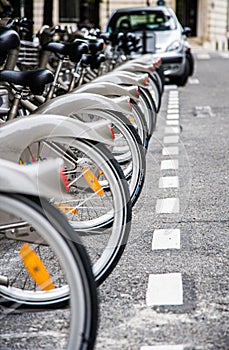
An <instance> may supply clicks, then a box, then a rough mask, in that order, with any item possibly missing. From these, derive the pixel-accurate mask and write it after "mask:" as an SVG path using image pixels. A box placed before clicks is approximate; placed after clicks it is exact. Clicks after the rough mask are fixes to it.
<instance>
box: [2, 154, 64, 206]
mask: <svg viewBox="0 0 229 350" xmlns="http://www.w3.org/2000/svg"><path fill="white" fill-rule="evenodd" d="M63 167H64V165H63V161H62V160H61V159H60V158H55V159H48V160H46V161H43V162H37V163H33V164H31V165H28V166H23V165H19V164H17V163H14V162H11V161H9V160H5V159H0V168H1V172H0V191H1V192H7V193H20V194H27V195H35V196H39V197H45V198H53V197H54V198H55V199H58V200H60V199H68V198H69V199H70V198H71V196H70V194H68V192H67V189H66V187H65V185H64V181H63V179H62V175H61V171H62V169H63Z"/></svg>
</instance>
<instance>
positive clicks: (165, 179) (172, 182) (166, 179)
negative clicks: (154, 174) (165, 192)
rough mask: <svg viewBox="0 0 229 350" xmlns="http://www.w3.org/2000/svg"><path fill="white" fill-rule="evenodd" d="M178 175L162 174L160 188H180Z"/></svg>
mask: <svg viewBox="0 0 229 350" xmlns="http://www.w3.org/2000/svg"><path fill="white" fill-rule="evenodd" d="M178 187H179V179H178V176H162V177H160V179H159V188H178Z"/></svg>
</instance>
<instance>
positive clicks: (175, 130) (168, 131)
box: [165, 126, 180, 134]
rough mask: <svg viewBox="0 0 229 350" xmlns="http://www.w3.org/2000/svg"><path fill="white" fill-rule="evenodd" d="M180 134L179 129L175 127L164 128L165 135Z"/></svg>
mask: <svg viewBox="0 0 229 350" xmlns="http://www.w3.org/2000/svg"><path fill="white" fill-rule="evenodd" d="M179 133H180V128H178V127H176V126H172V127H169V126H166V127H165V134H179Z"/></svg>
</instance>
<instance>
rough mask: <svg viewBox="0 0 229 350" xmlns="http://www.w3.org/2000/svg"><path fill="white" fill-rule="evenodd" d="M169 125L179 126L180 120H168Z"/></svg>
mask: <svg viewBox="0 0 229 350" xmlns="http://www.w3.org/2000/svg"><path fill="white" fill-rule="evenodd" d="M166 124H167V125H179V120H173V119H172V120H166Z"/></svg>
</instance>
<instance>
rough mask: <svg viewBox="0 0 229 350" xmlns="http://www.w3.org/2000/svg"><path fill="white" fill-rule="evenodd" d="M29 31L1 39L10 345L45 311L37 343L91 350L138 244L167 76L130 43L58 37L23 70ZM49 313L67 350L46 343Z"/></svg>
mask: <svg viewBox="0 0 229 350" xmlns="http://www.w3.org/2000/svg"><path fill="white" fill-rule="evenodd" d="M27 23H28V22H27V20H26V19H20V20H18V19H17V20H9V21H7V22H6V23H4V24H2V26H1V28H0V61H1V65H2V68H1V70H0V84H1V87H0V167H1V171H0V240H1V245H0V250H1V254H0V256H1V263H0V305H1V311H2V314H1V318H2V321H1V323H2V325H3V322H5V323H4V325H5V327H6V329H7V332H8V333H9V329H10V327H9V323H8V322H7V320H8V319H9V317H10V315H11V313H13V314H14V313H15V312H16V313H18V312H19V313H21V312H22V311H33V312H34V311H40V312H42V315H43V316H42V322H41V324H42V327H41V328H39V329H38V330H37V332H36V337H39V334H41V339H42V341H43V342H47V341H48V343H49V344H51V345H50V348H52V349H53V348H54V346H55V347H56V348H58V349H60V348H64V349H65V348H68V349H93V347H94V344H95V340H96V331H97V323H98V297H97V289H96V287H98V286H99V285H100V284H101V283H102V282H103V281H104V280H105V279H106V278H107V277H108V275H109V274H110V273H111V272H112V271H113V269H114V268H115V266H116V264H117V263H118V261H119V259H120V257H121V255H122V253H123V251H124V248H125V245H126V243H127V241H128V235H129V233H130V229H131V214H132V208H133V206H134V204H135V203H136V201H137V200H138V199H139V196H140V193H141V191H142V188H143V184H144V178H145V171H146V152H147V147H148V144H149V140H150V138H151V136H152V134H153V132H154V129H155V126H156V119H157V113H158V111H159V109H160V104H161V98H162V94H163V87H164V79H163V70H162V67H161V61H160V60H158V59H154V57H153V56H152V55H150V54H147V55H141V56H140V55H139V56H138V57H135V58H133V57H132V56H131V52H132V51H133V50H135V51H136V50H137V49H138V46H137V44H138V38H136V37H134V36H133V35H132V34H131V33H129V34H128V33H126V34H125V35H123V34H122V33H120V34H118V35H116V36H115V37H114V35H113V36H112V35H111V34H109V33H100V32H99V31H96V30H94V31H93V32H92V31H91V32H86V31H81V32H80V33H79V32H77V33H71V37H70V38H69V36H68V41H64V40H63V38H66V37H65V34H66V33H64V30H63V29H62V28H60V27H55V28H48V27H47V26H45V27H43V28H42V29H41V30H40V32H39V34H38V38H39V40H40V41H39V45H38V46H36V50H34V45H32V44H31V45H30V47H31V51H30V50H29V49H27V51H25V52H24V54H26V55H28V57H26V56H25V57H24V59H21V57H22V56H21V54H22V51H21V50H20V47H22V46H24V47H25V45H26V43H25V42H24V41H22V40H21V38H20V36H21V34H22V33H23V31H24V30H26V26H27ZM60 34H61V40H59V39H60V38H59V37H58V40H57V38H56V36H57V35H60ZM73 34H74V35H73ZM32 46H33V47H32ZM38 49H39V51H38ZM34 52H35V53H36V55H37V56H36V58H37V61H36V60H35V63H34V61H33V60H31V59H30V58H31V57H32V56H33V55H34ZM31 53H32V56H31V57H30V55H31ZM130 57H131V58H132V59H130ZM38 58H39V59H38ZM28 68H29V69H28ZM31 68H32V69H31ZM24 165H27V166H24ZM66 306H67V309H66V308H64V307H66ZM47 310H49V315H52V316H51V317H54V318H57V317H58V319H59V321H58V322H59V323H58V326H59V327H60V328H58V326H57V321H56V323H55V325H54V326H53V327H57V328H55V330H56V331H57V329H59V330H61V343H60V342H58V346H57V345H53V344H55V341H56V333H53V335H52V336H51V335H50V332H48V338H47V339H48V340H45V339H46V338H45V327H48V329H51V327H52V326H51V324H50V316H47V315H46V313H44V311H47ZM56 310H58V312H61V313H60V314H58V316H57V314H56ZM69 310H70V312H69ZM2 316H4V317H2ZM46 318H47V320H48V321H47V324H46V326H45V320H46ZM3 320H4V321H3ZM28 320H29V321H28V332H29V330H31V322H30V321H31V319H30V318H29V319H28ZM15 327H17V323H16V325H15ZM2 329H3V327H2ZM16 329H17V328H16ZM23 330H24V332H26V323H25V324H24V322H23ZM65 331H66V332H65ZM1 338H2V343H3V344H5V345H6V346H7V344H8V341H9V339H8V338H7V337H4V335H2V336H1ZM58 339H59V338H58ZM33 341H34V340H33ZM40 341H41V340H40ZM45 344H46V349H48V347H47V343H45ZM27 345H28V339H27ZM22 348H25V347H24V345H22ZM41 348H42V347H41Z"/></svg>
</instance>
